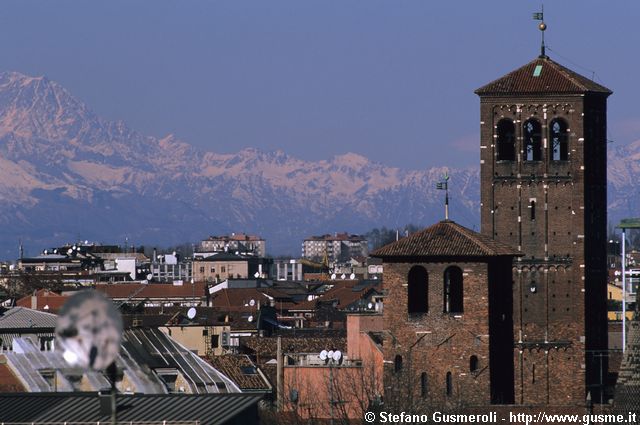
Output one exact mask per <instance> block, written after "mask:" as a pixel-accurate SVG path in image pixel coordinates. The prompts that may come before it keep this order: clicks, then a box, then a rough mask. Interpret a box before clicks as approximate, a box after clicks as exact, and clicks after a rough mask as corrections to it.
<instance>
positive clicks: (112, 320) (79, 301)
mask: <svg viewBox="0 0 640 425" xmlns="http://www.w3.org/2000/svg"><path fill="white" fill-rule="evenodd" d="M55 333H56V343H55V347H56V349H57V350H60V351H62V356H63V357H64V359H65V360H66V361H67V363H69V364H70V365H71V366H78V367H81V368H84V369H93V370H103V369H106V368H107V367H108V366H109V365H110V364H111V363H113V362H114V361H115V359H116V357H117V356H118V353H119V351H120V341H121V339H122V316H120V312H119V311H118V309H117V308H116V306H115V305H113V303H112V302H111V300H109V299H108V298H107V297H106V296H105V295H103V294H102V293H100V292H96V291H94V290H86V291H80V292H78V293H76V294H75V295H73V296H71V297H70V298H69V299H68V300H67V301H66V302H65V303H64V305H63V306H62V309H61V310H60V316H59V317H58V321H57V324H56V331H55Z"/></svg>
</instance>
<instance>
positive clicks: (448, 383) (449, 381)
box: [445, 372, 453, 397]
mask: <svg viewBox="0 0 640 425" xmlns="http://www.w3.org/2000/svg"><path fill="white" fill-rule="evenodd" d="M445 385H446V392H447V397H450V396H451V394H453V380H452V377H451V372H447V378H446V383H445Z"/></svg>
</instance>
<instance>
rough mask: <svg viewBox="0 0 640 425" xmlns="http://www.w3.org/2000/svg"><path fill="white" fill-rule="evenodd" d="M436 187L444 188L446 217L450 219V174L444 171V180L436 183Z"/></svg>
mask: <svg viewBox="0 0 640 425" xmlns="http://www.w3.org/2000/svg"><path fill="white" fill-rule="evenodd" d="M436 189H438V190H444V191H445V195H444V219H445V220H447V221H448V220H449V175H448V174H447V173H444V176H442V181H441V182H438V183H436Z"/></svg>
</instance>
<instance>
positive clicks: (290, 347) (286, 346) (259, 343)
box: [240, 336, 347, 357]
mask: <svg viewBox="0 0 640 425" xmlns="http://www.w3.org/2000/svg"><path fill="white" fill-rule="evenodd" d="M240 345H241V346H243V347H245V349H247V350H248V352H249V353H251V354H254V355H257V356H260V357H275V356H276V353H277V346H278V338H277V337H263V338H258V337H247V338H241V340H240ZM346 347H347V340H346V338H345V337H309V336H300V337H282V351H283V352H285V353H319V352H321V351H322V350H328V349H331V350H341V351H345V350H346Z"/></svg>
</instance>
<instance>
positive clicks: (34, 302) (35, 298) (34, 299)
mask: <svg viewBox="0 0 640 425" xmlns="http://www.w3.org/2000/svg"><path fill="white" fill-rule="evenodd" d="M31 308H32V309H34V310H37V309H38V296H37V295H31Z"/></svg>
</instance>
